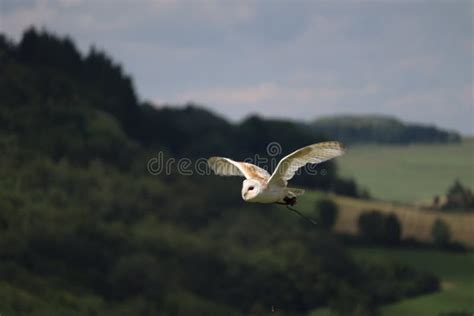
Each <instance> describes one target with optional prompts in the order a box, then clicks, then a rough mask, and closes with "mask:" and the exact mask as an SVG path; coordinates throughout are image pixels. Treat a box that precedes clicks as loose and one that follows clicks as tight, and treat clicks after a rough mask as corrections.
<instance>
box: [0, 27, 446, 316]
mask: <svg viewBox="0 0 474 316" xmlns="http://www.w3.org/2000/svg"><path fill="white" fill-rule="evenodd" d="M0 63H1V64H2V72H0V100H1V101H0V102H1V104H0V149H1V151H2V155H1V156H0V280H1V281H0V306H1V310H0V313H1V314H2V315H51V314H54V315H84V314H89V315H158V314H159V315H165V316H178V315H197V316H199V315H202V316H204V315H252V314H253V315H262V314H265V313H267V311H270V310H271V309H272V306H273V307H275V308H276V309H277V314H278V315H303V314H305V313H307V312H308V311H309V310H312V309H315V308H318V307H327V306H329V307H330V308H331V309H332V310H334V311H336V312H337V313H338V314H340V315H347V314H350V313H352V312H353V311H358V312H359V313H363V314H365V315H375V313H376V311H377V309H378V308H379V306H380V305H382V304H387V303H391V302H396V301H399V300H401V299H404V298H406V297H412V296H416V295H420V294H423V293H432V292H434V291H436V290H438V288H439V283H438V279H437V278H436V277H435V276H434V275H433V274H431V273H426V272H423V271H419V270H417V269H415V268H411V267H408V266H402V267H393V266H390V265H387V266H385V265H378V264H373V265H361V264H358V263H357V262H356V261H355V260H354V259H353V258H352V256H351V255H350V253H348V252H347V251H346V250H345V248H344V247H343V245H341V244H340V243H339V242H338V240H337V238H335V237H334V236H333V235H332V234H331V233H329V232H327V231H325V230H323V229H318V228H315V227H313V226H311V227H308V224H307V223H306V222H303V221H301V220H300V218H298V217H296V216H295V215H294V214H292V213H290V212H288V211H287V210H286V209H284V208H281V207H278V206H275V205H267V206H259V205H250V204H244V203H243V202H242V201H241V199H240V196H239V194H236V193H238V191H239V189H240V181H241V180H240V179H229V178H219V177H207V176H198V175H194V176H184V175H182V174H180V173H178V172H177V171H176V169H173V170H172V172H171V174H160V175H155V176H153V175H151V174H150V173H149V172H148V171H147V169H146V166H147V162H148V161H149V159H150V158H152V157H155V156H156V154H157V153H158V152H160V151H163V152H165V153H166V157H173V158H175V157H190V158H193V159H195V158H196V157H199V156H200V155H205V156H207V155H210V154H211V151H212V154H214V153H215V152H220V151H221V150H222V153H223V154H227V153H231V151H232V150H240V151H241V152H242V153H248V152H254V150H256V149H259V150H260V151H264V150H265V148H266V145H267V144H268V142H269V141H270V140H275V139H278V140H279V141H281V144H282V146H283V147H284V148H285V149H286V148H288V149H289V150H291V148H294V147H298V146H301V145H302V143H301V142H306V141H308V142H309V141H310V140H311V141H312V142H313V141H317V140H319V139H315V137H314V135H313V134H308V133H307V132H306V131H304V130H302V129H301V128H300V127H299V126H297V125H295V124H292V123H291V122H286V121H269V120H265V119H261V118H258V117H253V118H249V119H248V120H246V121H245V122H243V123H241V124H238V125H233V124H229V123H228V122H226V121H225V120H223V119H221V118H219V117H216V116H215V115H212V114H211V113H208V112H207V111H204V110H202V109H198V108H195V107H187V108H184V109H180V110H174V109H159V110H157V109H155V108H153V107H151V106H149V105H146V104H143V103H141V102H140V101H139V99H138V98H137V96H136V93H135V90H134V88H133V84H132V80H131V78H130V77H129V76H128V75H127V74H125V73H124V71H123V70H122V67H121V66H120V65H118V64H117V63H115V62H114V61H112V60H111V59H110V58H109V57H108V56H107V55H106V54H105V53H103V52H99V51H96V50H91V51H90V52H89V53H88V54H87V55H82V54H80V53H79V52H78V50H77V49H76V48H75V45H74V43H73V42H72V40H71V39H68V38H59V37H57V36H55V35H52V34H49V33H46V32H44V31H42V32H38V31H36V30H34V29H30V30H28V31H27V32H25V34H24V36H23V38H22V39H21V41H20V42H19V43H13V42H11V41H9V40H8V39H6V38H5V37H3V36H0ZM282 128H283V129H282ZM248 135H252V136H258V137H252V138H249V137H245V136H248ZM236 136H238V137H237V139H244V140H245V141H242V143H236V144H235V148H229V147H228V146H227V145H226V144H228V143H231V142H229V140H230V139H234V137H236ZM249 139H252V141H251V142H249ZM321 139H323V138H321ZM236 158H239V157H236ZM322 167H323V168H325V169H326V170H327V175H325V176H323V177H313V178H311V179H310V178H308V179H309V180H308V181H311V183H315V182H316V184H315V185H314V186H315V187H319V188H321V189H326V190H330V189H332V188H333V187H334V184H336V183H339V184H340V183H343V184H344V183H345V182H344V181H342V180H340V179H339V177H338V176H337V173H336V169H335V164H333V163H329V164H323V165H322ZM338 181H339V182H338ZM341 181H342V182H341ZM349 184H350V183H349ZM374 270H377V271H378V272H377V274H373V271H374ZM414 280H415V281H414ZM367 283H371V284H372V285H373V286H371V287H367V286H366V284H367ZM381 289H383V291H381Z"/></svg>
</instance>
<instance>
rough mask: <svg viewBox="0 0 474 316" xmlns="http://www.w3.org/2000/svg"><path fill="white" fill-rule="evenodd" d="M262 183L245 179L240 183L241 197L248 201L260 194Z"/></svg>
mask: <svg viewBox="0 0 474 316" xmlns="http://www.w3.org/2000/svg"><path fill="white" fill-rule="evenodd" d="M261 189H262V184H261V183H260V182H258V181H256V180H254V179H246V180H244V182H243V184H242V199H244V200H245V201H250V200H252V199H254V198H255V197H256V196H257V195H259V194H260V192H261Z"/></svg>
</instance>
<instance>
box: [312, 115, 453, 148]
mask: <svg viewBox="0 0 474 316" xmlns="http://www.w3.org/2000/svg"><path fill="white" fill-rule="evenodd" d="M308 128H309V129H310V130H311V131H313V132H314V133H321V134H324V135H328V136H330V137H332V138H336V139H339V140H341V141H344V142H346V143H348V144H356V143H380V144H412V143H453V142H459V141H461V136H460V135H459V133H457V132H452V131H445V130H442V129H439V128H437V127H435V126H427V125H421V124H408V123H404V122H402V121H400V120H398V119H396V118H393V117H389V116H381V115H359V116H358V115H344V116H334V117H325V118H320V119H317V120H315V121H313V122H311V123H310V124H308Z"/></svg>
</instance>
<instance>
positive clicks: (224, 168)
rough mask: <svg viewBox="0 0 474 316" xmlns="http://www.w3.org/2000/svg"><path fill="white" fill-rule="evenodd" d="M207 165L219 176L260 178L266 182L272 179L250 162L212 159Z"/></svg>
mask: <svg viewBox="0 0 474 316" xmlns="http://www.w3.org/2000/svg"><path fill="white" fill-rule="evenodd" d="M207 163H208V164H209V167H210V168H211V169H212V170H213V171H214V173H215V174H217V175H219V176H242V177H245V178H247V179H255V178H260V179H262V180H265V181H266V180H268V179H269V178H270V174H269V173H268V171H267V170H265V169H262V168H260V167H258V166H256V165H253V164H251V163H248V162H240V161H234V160H232V159H229V158H225V157H211V158H209V159H208V160H207Z"/></svg>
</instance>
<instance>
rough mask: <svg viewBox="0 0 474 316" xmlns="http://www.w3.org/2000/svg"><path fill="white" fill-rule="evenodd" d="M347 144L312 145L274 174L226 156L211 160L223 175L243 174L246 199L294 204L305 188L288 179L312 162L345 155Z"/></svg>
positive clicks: (289, 158)
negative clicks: (296, 185)
mask: <svg viewBox="0 0 474 316" xmlns="http://www.w3.org/2000/svg"><path fill="white" fill-rule="evenodd" d="M342 154H344V147H343V145H342V144H341V143H339V142H324V143H318V144H313V145H309V146H306V147H303V148H300V149H298V150H296V151H295V152H293V153H291V154H289V155H288V156H286V157H284V158H283V159H282V160H280V162H279V163H278V165H277V167H276V169H275V171H274V172H273V174H272V175H270V174H269V173H268V172H267V171H266V170H265V169H262V168H260V167H258V166H256V165H253V164H251V163H247V162H238V161H234V160H232V159H229V158H224V157H211V158H209V159H208V164H209V166H210V168H211V169H212V170H213V171H214V173H215V174H217V175H220V176H242V177H245V180H244V182H243V184H242V199H243V200H244V201H246V202H253V203H279V204H285V205H294V204H295V203H296V197H297V196H298V195H302V194H304V190H302V189H296V188H288V187H287V184H288V180H290V179H291V178H293V176H294V175H295V173H296V171H297V170H298V169H299V168H301V167H303V166H304V165H306V164H308V163H312V164H317V163H321V162H323V161H326V160H329V159H332V158H335V157H337V156H341V155H342Z"/></svg>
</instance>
